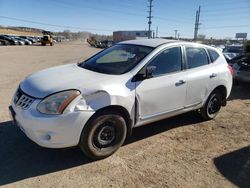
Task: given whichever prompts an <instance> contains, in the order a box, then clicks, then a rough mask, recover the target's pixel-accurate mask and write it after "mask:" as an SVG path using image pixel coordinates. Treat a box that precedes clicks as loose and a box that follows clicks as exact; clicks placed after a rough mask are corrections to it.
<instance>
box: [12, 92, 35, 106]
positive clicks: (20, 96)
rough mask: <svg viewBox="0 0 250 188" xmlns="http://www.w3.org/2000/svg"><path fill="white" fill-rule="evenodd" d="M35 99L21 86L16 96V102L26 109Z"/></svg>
mask: <svg viewBox="0 0 250 188" xmlns="http://www.w3.org/2000/svg"><path fill="white" fill-rule="evenodd" d="M34 100H35V99H34V98H33V97H30V96H28V95H27V94H25V93H24V92H23V91H22V90H21V89H20V88H19V89H18V90H17V92H16V94H15V97H14V104H15V105H16V106H18V107H20V108H22V109H24V110H26V109H28V108H29V107H30V105H31V104H32V103H33V101H34Z"/></svg>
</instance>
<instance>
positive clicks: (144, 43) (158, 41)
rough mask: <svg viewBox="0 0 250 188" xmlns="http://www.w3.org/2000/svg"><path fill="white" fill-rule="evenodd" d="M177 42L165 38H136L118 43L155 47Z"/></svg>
mask: <svg viewBox="0 0 250 188" xmlns="http://www.w3.org/2000/svg"><path fill="white" fill-rule="evenodd" d="M173 42H177V41H176V40H167V39H138V40H128V41H123V42H120V43H119V44H134V45H141V46H149V47H154V48H155V47H157V46H160V45H162V44H166V43H173Z"/></svg>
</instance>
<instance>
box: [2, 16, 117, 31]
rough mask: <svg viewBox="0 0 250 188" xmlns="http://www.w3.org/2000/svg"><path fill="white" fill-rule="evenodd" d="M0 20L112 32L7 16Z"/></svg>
mask: <svg viewBox="0 0 250 188" xmlns="http://www.w3.org/2000/svg"><path fill="white" fill-rule="evenodd" d="M0 18H3V19H8V20H15V21H21V22H26V23H33V24H39V25H44V26H52V27H58V28H66V29H82V30H92V31H114V30H110V29H98V28H83V27H74V26H68V25H57V24H48V23H43V22H38V21H33V20H26V19H20V18H13V17H8V16H0Z"/></svg>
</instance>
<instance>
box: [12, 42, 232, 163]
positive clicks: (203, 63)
mask: <svg viewBox="0 0 250 188" xmlns="http://www.w3.org/2000/svg"><path fill="white" fill-rule="evenodd" d="M231 87H232V69H231V67H230V66H229V65H228V64H227V62H226V60H225V58H224V57H223V55H222V53H221V52H220V51H218V50H217V49H215V48H212V47H209V46H205V45H201V44H196V43H188V42H181V41H169V40H163V39H143V40H132V41H125V42H121V43H119V44H117V45H114V46H112V47H110V48H108V49H106V50H103V51H101V52H100V53H98V54H96V55H94V56H93V57H91V58H89V59H87V60H86V61H84V62H82V63H80V64H70V65H63V66H59V67H54V68H50V69H47V70H43V71H40V72H37V73H35V74H32V75H30V76H28V77H27V78H26V79H25V80H24V81H22V82H21V83H20V86H19V88H18V89H17V91H16V93H15V95H14V97H13V100H12V103H11V106H10V108H9V109H10V112H11V115H12V118H13V119H14V121H15V122H16V124H17V125H18V126H19V127H20V128H21V130H23V132H24V133H25V134H26V135H27V136H28V137H29V138H30V139H31V140H33V141H34V142H36V143H37V144H39V145H40V146H44V147H49V148H63V147H70V146H76V145H79V146H80V148H81V149H82V151H83V152H84V153H85V155H86V156H88V157H90V158H93V159H101V158H105V157H107V156H109V155H111V154H113V153H114V152H115V151H116V150H117V149H118V148H119V147H120V146H121V145H122V144H123V142H124V140H125V138H126V136H127V135H130V134H131V131H132V129H133V128H134V127H137V126H141V125H145V124H148V123H151V122H155V121H158V120H161V119H164V118H167V117H170V116H175V115H177V114H182V113H185V112H188V111H191V110H197V111H198V112H199V113H200V115H201V116H202V117H203V118H204V119H205V120H209V119H212V118H214V117H215V116H216V115H217V113H218V112H219V110H220V108H221V106H225V105H226V99H227V97H228V96H229V94H230V91H231Z"/></svg>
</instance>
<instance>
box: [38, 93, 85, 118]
mask: <svg viewBox="0 0 250 188" xmlns="http://www.w3.org/2000/svg"><path fill="white" fill-rule="evenodd" d="M80 94H81V93H80V91H78V90H68V91H63V92H60V93H56V94H53V95H50V96H48V97H46V98H45V99H43V100H42V101H41V102H40V103H39V104H38V106H37V110H38V111H39V112H41V113H44V114H62V113H63V111H64V110H65V108H66V107H67V106H68V105H69V104H70V102H71V101H73V100H74V99H75V98H76V97H77V96H79V95H80Z"/></svg>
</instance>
